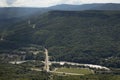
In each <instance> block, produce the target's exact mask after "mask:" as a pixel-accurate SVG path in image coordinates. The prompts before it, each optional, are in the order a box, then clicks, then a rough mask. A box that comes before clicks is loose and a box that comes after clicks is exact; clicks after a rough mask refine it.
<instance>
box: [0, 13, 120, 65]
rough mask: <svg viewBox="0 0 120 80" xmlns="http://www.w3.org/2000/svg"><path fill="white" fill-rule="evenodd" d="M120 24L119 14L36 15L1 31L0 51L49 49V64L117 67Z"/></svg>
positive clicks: (119, 55)
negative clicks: (24, 47) (73, 63)
mask: <svg viewBox="0 0 120 80" xmlns="http://www.w3.org/2000/svg"><path fill="white" fill-rule="evenodd" d="M29 20H30V24H29V23H28V22H29ZM119 21H120V11H49V12H47V13H45V14H42V15H41V14H36V15H33V16H31V18H29V19H27V20H24V21H20V22H18V23H16V24H14V25H11V26H9V27H8V28H7V30H6V31H5V32H4V31H2V30H1V31H0V32H1V33H0V35H1V36H4V39H3V40H1V41H0V45H1V46H0V49H1V50H3V49H8V50H9V49H17V48H20V47H23V46H25V45H28V44H37V45H41V46H46V47H47V48H48V49H49V52H50V55H51V56H52V60H57V61H59V60H63V61H73V62H78V63H93V64H100V65H105V66H109V67H120V66H119V63H120V45H119V44H120V42H119V41H120V38H119V36H120V32H119V31H120V23H119ZM33 26H34V27H33ZM6 27H7V26H6ZM3 33H4V35H3ZM106 63H107V64H106Z"/></svg>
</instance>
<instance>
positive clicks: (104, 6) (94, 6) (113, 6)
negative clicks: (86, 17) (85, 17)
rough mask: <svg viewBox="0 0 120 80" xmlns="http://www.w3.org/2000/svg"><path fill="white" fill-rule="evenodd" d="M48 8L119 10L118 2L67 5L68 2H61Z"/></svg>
mask: <svg viewBox="0 0 120 80" xmlns="http://www.w3.org/2000/svg"><path fill="white" fill-rule="evenodd" d="M49 8H50V9H54V10H67V11H68V10H69V11H71V10H73V11H74V10H75V11H76V10H77V11H79V10H120V4H114V3H106V4H103V3H101V4H100V3H99V4H83V5H69V4H62V5H56V6H52V7H49Z"/></svg>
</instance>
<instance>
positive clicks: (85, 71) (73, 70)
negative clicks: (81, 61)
mask: <svg viewBox="0 0 120 80" xmlns="http://www.w3.org/2000/svg"><path fill="white" fill-rule="evenodd" d="M56 72H64V73H75V74H84V75H87V74H93V73H94V72H93V71H92V70H90V69H87V68H58V69H57V70H56Z"/></svg>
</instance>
